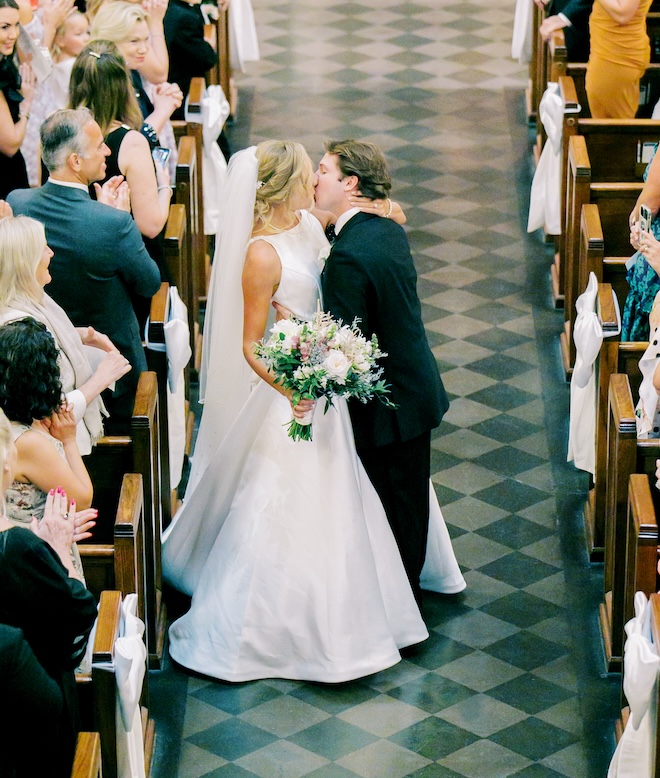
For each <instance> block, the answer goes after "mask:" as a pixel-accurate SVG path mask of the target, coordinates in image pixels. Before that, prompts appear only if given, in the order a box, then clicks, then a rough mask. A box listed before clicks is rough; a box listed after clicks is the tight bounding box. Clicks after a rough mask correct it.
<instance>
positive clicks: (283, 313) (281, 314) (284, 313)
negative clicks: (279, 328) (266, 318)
mask: <svg viewBox="0 0 660 778" xmlns="http://www.w3.org/2000/svg"><path fill="white" fill-rule="evenodd" d="M273 308H275V312H276V316H275V321H282V319H290V318H291V317H292V316H293V313H292V311H290V310H289V309H288V308H285V307H284V306H283V305H280V304H279V303H276V302H275V300H273Z"/></svg>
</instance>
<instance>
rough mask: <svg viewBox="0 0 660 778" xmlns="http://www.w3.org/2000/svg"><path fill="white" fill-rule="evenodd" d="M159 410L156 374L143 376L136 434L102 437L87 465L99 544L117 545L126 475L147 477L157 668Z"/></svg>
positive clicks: (161, 478) (151, 627)
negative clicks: (115, 528)
mask: <svg viewBox="0 0 660 778" xmlns="http://www.w3.org/2000/svg"><path fill="white" fill-rule="evenodd" d="M159 411H160V409H159V403H158V386H157V379H156V374H155V373H153V372H145V373H142V375H141V376H140V381H139V383H138V391H137V395H136V399H135V406H134V411H133V419H132V422H131V435H130V436H129V435H125V436H115V437H104V438H101V440H100V441H99V442H98V443H97V444H96V446H95V447H94V450H93V451H92V453H91V454H90V456H89V457H87V460H86V464H87V469H88V471H89V474H90V477H91V479H92V483H93V484H94V495H95V497H94V503H95V505H96V506H97V507H98V509H99V521H98V523H97V527H96V531H95V536H96V537H95V538H94V539H95V541H96V542H97V543H99V542H100V543H111V542H112V539H113V533H112V531H111V530H110V527H111V526H112V525H109V524H108V517H109V516H113V517H114V516H115V515H116V512H117V506H118V504H119V495H120V490H121V484H122V479H123V476H124V474H125V473H129V472H136V473H140V475H142V482H143V488H144V508H145V512H144V516H145V521H144V539H145V574H146V580H147V584H146V592H145V609H146V613H145V617H146V618H145V625H146V635H147V648H148V650H149V666H150V667H153V668H157V667H159V666H160V658H161V657H162V651H163V641H164V633H165V607H164V603H163V602H162V597H161V592H162V576H161V559H160V538H161V533H162V523H163V522H162V513H163V497H162V491H163V488H164V487H165V488H167V490H168V491H169V472H167V473H165V472H161V471H162V467H161V462H160V447H161V443H160V419H159ZM165 485H166V486H165ZM104 519H105V520H104ZM82 545H83V544H81V546H82Z"/></svg>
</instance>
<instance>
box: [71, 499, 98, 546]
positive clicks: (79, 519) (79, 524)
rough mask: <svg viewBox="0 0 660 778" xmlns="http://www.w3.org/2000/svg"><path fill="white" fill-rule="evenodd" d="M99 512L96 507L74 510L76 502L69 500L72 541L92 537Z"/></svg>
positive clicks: (75, 541) (77, 541)
mask: <svg viewBox="0 0 660 778" xmlns="http://www.w3.org/2000/svg"><path fill="white" fill-rule="evenodd" d="M98 515H99V512H98V510H97V509H96V508H87V509H85V510H84V511H76V503H75V501H74V500H71V505H70V506H69V516H73V542H74V543H79V542H80V541H81V540H87V538H91V537H92V533H91V531H90V530H92V529H93V528H94V527H95V526H96V519H97V518H98Z"/></svg>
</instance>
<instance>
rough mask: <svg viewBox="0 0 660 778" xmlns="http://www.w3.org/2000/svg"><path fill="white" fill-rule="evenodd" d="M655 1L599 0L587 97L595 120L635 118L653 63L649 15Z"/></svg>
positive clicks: (594, 15)
mask: <svg viewBox="0 0 660 778" xmlns="http://www.w3.org/2000/svg"><path fill="white" fill-rule="evenodd" d="M651 2H652V0H596V1H595V2H594V7H593V11H592V12H591V17H590V19H589V30H590V34H591V55H590V57H589V62H588V64H587V81H586V88H587V97H588V98H589V108H590V110H591V115H592V117H593V118H594V119H633V118H634V117H635V114H636V113H637V107H638V105H639V80H640V78H641V77H642V75H643V74H644V72H645V71H646V69H647V67H648V66H649V62H650V58H651V45H650V42H649V37H648V35H647V33H646V15H647V13H648V10H649V7H650V5H651Z"/></svg>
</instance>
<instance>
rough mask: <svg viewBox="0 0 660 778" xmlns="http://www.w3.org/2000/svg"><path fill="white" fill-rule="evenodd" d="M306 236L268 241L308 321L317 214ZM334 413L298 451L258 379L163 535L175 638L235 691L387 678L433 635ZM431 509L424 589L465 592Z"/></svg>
mask: <svg viewBox="0 0 660 778" xmlns="http://www.w3.org/2000/svg"><path fill="white" fill-rule="evenodd" d="M310 220H312V221H310ZM314 224H315V225H316V226H314ZM301 231H303V235H302V236H301V235H298V236H296V234H295V231H293V230H292V231H290V233H291V234H282V235H278V236H274V237H273V238H271V239H269V240H272V241H273V243H276V244H277V248H278V250H279V253H280V257H281V259H282V280H281V282H280V286H279V288H278V292H277V295H276V299H278V301H281V302H282V304H284V305H288V306H289V307H292V309H293V310H296V311H297V312H298V315H306V316H309V315H311V313H313V311H314V309H315V307H316V300H317V299H318V295H319V290H318V281H319V268H318V267H316V266H315V265H314V262H312V261H311V259H310V257H309V256H308V254H309V253H310V252H309V249H308V248H307V247H308V245H309V243H310V241H312V239H314V240H316V241H317V247H315V251H316V254H315V255H313V258H314V259H316V257H317V256H318V245H320V243H321V242H322V241H325V238H324V236H323V234H322V230H320V225H319V224H318V222H317V221H316V220H315V219H313V217H311V216H310V215H309V214H304V215H303V219H302V221H301ZM319 232H320V234H319ZM303 238H304V239H303ZM287 243H288V244H290V245H288V246H286V245H285V244H287ZM303 247H304V250H303ZM301 290H305V291H304V292H301ZM293 306H295V307H293ZM209 399H212V396H210V395H209V393H208V392H207V405H208V403H209ZM324 405H325V400H321V401H319V403H318V404H317V407H316V412H315V416H314V421H313V440H312V441H310V442H306V441H299V442H294V441H293V440H292V439H291V438H289V437H288V435H287V428H286V425H287V423H288V422H289V421H290V420H291V418H292V416H291V407H290V404H289V402H288V400H286V399H285V398H284V397H283V396H282V395H281V394H279V392H277V391H275V390H274V389H273V388H272V387H271V386H269V385H268V384H266V383H264V382H262V381H259V382H258V383H257V384H256V386H255V387H254V388H253V389H252V391H251V393H250V394H249V396H248V398H247V400H246V402H245V403H244V405H243V406H242V408H241V409H240V411H239V412H238V413H237V414H236V416H235V419H234V421H233V423H232V424H231V426H230V427H229V429H228V431H227V432H226V434H224V435H223V437H222V439H221V441H220V442H219V443H218V444H217V445H216V444H214V445H213V447H212V448H211V449H209V448H208V447H207V448H204V447H203V446H202V445H200V442H199V440H198V443H197V447H196V456H200V457H202V459H200V460H199V461H203V462H204V463H205V464H204V467H203V468H202V472H199V471H198V472H195V464H194V462H193V474H194V479H192V488H191V489H189V492H190V493H189V494H186V499H185V501H184V504H183V507H182V508H181V509H180V510H179V512H178V513H177V516H176V517H175V519H174V521H173V523H172V525H171V526H170V527H169V528H168V529H167V531H166V532H165V534H164V538H163V572H164V575H165V578H166V580H167V581H168V582H169V583H170V584H171V585H172V586H174V587H175V588H176V589H178V590H180V591H182V592H185V593H187V594H191V595H192V604H191V608H190V610H189V611H188V613H186V614H185V615H184V616H182V617H181V618H180V619H178V620H177V621H175V622H174V623H173V624H172V626H171V627H170V633H169V635H170V654H171V656H172V657H173V659H174V660H175V661H177V662H178V663H179V664H181V665H183V666H184V667H187V668H190V669H191V670H195V671H197V672H199V673H203V674H204V675H208V676H213V677H216V678H220V679H223V680H226V681H248V680H254V679H257V678H289V679H298V680H307V681H321V682H333V683H336V682H342V681H347V680H351V679H354V678H359V677H362V676H365V675H368V674H370V673H375V672H377V671H379V670H383V669H385V668H387V667H390V666H391V665H393V664H395V663H396V662H398V661H399V660H400V658H401V657H400V655H399V651H398V649H399V648H401V647H403V646H408V645H412V644H415V643H418V642H420V641H423V640H424V639H426V638H427V637H428V632H427V630H426V627H425V625H424V622H423V621H422V618H421V616H420V613H419V609H418V607H417V604H416V602H415V599H414V596H413V594H412V590H411V588H410V584H409V582H408V578H407V576H406V573H405V570H404V567H403V563H402V561H401V556H400V554H399V551H398V548H397V545H396V541H395V540H394V536H393V534H392V531H391V529H390V526H389V524H388V521H387V518H386V516H385V511H384V509H383V507H382V505H381V503H380V500H379V498H378V496H377V494H376V491H375V490H374V488H373V486H372V485H371V482H370V481H369V478H368V476H367V474H366V472H365V470H364V468H363V466H362V464H361V462H360V460H359V458H358V456H357V454H356V451H355V443H354V440H353V432H352V428H351V423H350V418H349V414H348V408H347V406H346V402H345V401H343V400H339V399H336V400H335V402H334V407H332V408H329V409H328V411H327V413H325V414H324V413H323V410H324ZM208 410H211V414H209V415H208V417H203V418H202V427H204V425H205V419H206V424H207V430H208V429H209V428H211V427H213V422H212V419H213V415H212V413H213V412H212V409H210V408H207V407H205V411H204V413H205V414H206V413H207V411H208ZM209 419H210V420H211V421H209ZM200 436H201V429H200ZM207 438H208V436H207ZM200 451H203V452H204V453H199V452H200ZM209 452H210V453H209ZM431 505H432V510H431V529H430V530H429V544H428V554H427V563H426V565H425V568H424V572H423V575H422V578H423V581H422V585H423V586H424V587H425V588H431V589H434V590H435V591H443V592H447V593H453V592H457V591H460V590H462V589H463V588H464V587H465V582H464V580H463V577H462V575H461V573H460V570H459V568H458V565H457V563H456V560H455V558H454V554H453V550H452V548H451V542H450V540H449V536H448V534H447V529H446V527H445V525H444V521H443V520H442V515H441V513H440V509H439V507H438V504H437V499H436V497H435V494H434V493H433V494H432V500H431Z"/></svg>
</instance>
